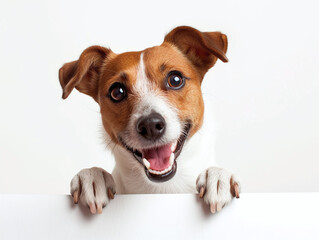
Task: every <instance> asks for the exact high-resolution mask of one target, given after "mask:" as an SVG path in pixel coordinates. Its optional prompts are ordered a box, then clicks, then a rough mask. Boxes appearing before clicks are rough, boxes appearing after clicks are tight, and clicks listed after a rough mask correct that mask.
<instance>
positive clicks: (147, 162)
mask: <svg viewBox="0 0 319 240" xmlns="http://www.w3.org/2000/svg"><path fill="white" fill-rule="evenodd" d="M143 163H144V166H145V167H146V168H147V169H150V167H151V164H150V162H149V161H147V159H146V158H143Z"/></svg>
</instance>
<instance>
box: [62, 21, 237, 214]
mask: <svg viewBox="0 0 319 240" xmlns="http://www.w3.org/2000/svg"><path fill="white" fill-rule="evenodd" d="M226 50H227V36H226V35H224V34H222V33H220V32H200V31H198V30H196V29H194V28H191V27H187V26H181V27H177V28H175V29H173V30H172V31H171V32H169V33H168V34H167V35H166V36H165V38H164V41H163V43H162V44H161V45H160V46H155V47H152V48H147V49H145V50H143V51H139V52H126V53H122V54H115V53H113V52H112V51H111V50H110V49H108V48H104V47H101V46H92V47H89V48H87V49H86V50H84V52H83V53H82V54H81V56H80V58H79V60H77V61H73V62H69V63H66V64H64V65H63V66H62V67H61V69H60V70H59V80H60V84H61V86H62V89H63V95H62V98H63V99H66V98H67V97H68V96H69V94H70V93H71V91H72V90H73V88H76V89H77V90H78V91H80V92H82V93H85V94H87V95H89V96H91V97H92V98H93V99H94V100H95V101H96V102H97V103H98V104H99V105H100V109H101V110H100V111H101V116H102V123H103V127H104V129H105V134H106V136H107V138H108V140H109V141H110V142H111V143H112V144H113V148H112V149H111V150H112V152H113V154H114V156H115V162H116V164H115V167H114V170H113V173H112V175H111V174H109V173H108V172H106V171H105V170H104V169H102V168H97V167H93V168H90V169H83V170H82V171H80V172H79V173H78V174H77V175H76V176H75V177H74V178H73V179H72V181H71V195H72V196H73V199H74V203H78V202H79V201H80V202H81V203H82V204H84V205H87V206H88V207H89V209H90V211H91V213H92V214H95V213H96V212H98V213H101V212H102V208H103V207H105V206H106V205H107V203H108V202H109V201H110V199H113V198H114V194H115V193H120V194H129V193H195V192H198V194H199V197H200V198H203V199H204V201H205V202H206V203H207V204H208V205H209V207H210V211H211V212H212V213H215V212H216V211H220V210H221V209H222V208H223V207H224V206H225V204H227V203H229V202H230V201H231V200H232V198H233V197H237V198H238V197H239V193H240V188H241V187H240V183H239V181H238V179H237V178H236V177H235V176H234V175H233V174H232V173H231V172H229V171H227V170H226V169H223V168H217V167H211V166H212V164H214V162H213V159H211V158H212V156H210V155H209V154H207V152H209V151H210V149H211V148H212V145H210V144H209V139H210V138H211V136H208V138H207V137H206V139H205V132H202V131H201V132H200V133H199V132H198V131H199V129H200V128H201V126H202V124H203V118H204V103H203V98H202V92H201V83H202V81H203V78H204V76H205V73H206V72H207V71H208V70H209V69H210V68H211V67H213V66H214V64H215V63H216V61H217V58H218V59H220V60H221V61H223V62H227V61H228V59H227V57H226V56H225V53H226ZM206 135H207V134H206ZM203 139H204V140H203ZM207 139H208V140H207ZM207 143H208V144H207ZM201 145H202V146H205V147H202V146H201Z"/></svg>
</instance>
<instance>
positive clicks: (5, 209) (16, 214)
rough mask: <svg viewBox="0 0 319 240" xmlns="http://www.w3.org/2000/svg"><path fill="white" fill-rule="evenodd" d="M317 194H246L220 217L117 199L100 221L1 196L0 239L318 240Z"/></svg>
mask: <svg viewBox="0 0 319 240" xmlns="http://www.w3.org/2000/svg"><path fill="white" fill-rule="evenodd" d="M318 203H319V193H282V194H281V193H276V194H271V193H270V194H269V193H267V194H247V193H246V194H242V195H241V198H240V199H234V200H233V201H232V203H231V204H230V205H228V206H227V207H225V208H224V209H223V210H222V211H221V212H219V213H217V214H214V215H212V214H210V213H209V212H208V207H207V206H206V205H203V204H202V203H201V201H200V200H199V199H198V198H197V197H196V196H195V195H192V194H176V195H151V194H150V195H116V197H115V199H114V200H113V201H111V203H110V204H109V205H108V206H107V207H106V208H105V209H104V211H103V213H102V214H100V215H91V214H89V210H88V209H87V208H86V207H81V206H79V205H74V204H73V203H72V199H71V197H70V196H66V195H6V194H4V195H0V213H1V214H0V239H55V240H56V239H76V240H79V239H86V240H87V239H161V240H163V239H319V223H318V218H317V217H318V216H319V207H318Z"/></svg>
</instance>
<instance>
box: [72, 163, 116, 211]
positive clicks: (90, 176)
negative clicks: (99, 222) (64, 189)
mask: <svg viewBox="0 0 319 240" xmlns="http://www.w3.org/2000/svg"><path fill="white" fill-rule="evenodd" d="M115 192H116V190H115V183H114V180H113V177H112V175H111V174H109V173H108V172H107V171H105V170H104V169H102V168H97V167H93V168H88V169H83V170H81V171H80V172H79V173H78V174H77V175H75V176H74V177H73V179H72V181H71V195H72V197H73V200H74V203H75V204H76V203H78V202H80V203H81V204H83V205H85V206H88V207H89V209H90V211H91V213H92V214H95V213H96V211H97V212H98V213H102V208H104V207H105V206H106V205H107V204H108V202H109V201H110V200H111V199H113V198H114V194H115Z"/></svg>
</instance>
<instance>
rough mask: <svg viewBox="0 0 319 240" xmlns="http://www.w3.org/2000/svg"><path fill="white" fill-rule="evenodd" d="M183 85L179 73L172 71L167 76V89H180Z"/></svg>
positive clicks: (183, 81)
mask: <svg viewBox="0 0 319 240" xmlns="http://www.w3.org/2000/svg"><path fill="white" fill-rule="evenodd" d="M184 85H185V80H184V78H183V76H182V74H181V73H180V72H177V71H173V72H170V73H169V74H168V76H167V87H168V88H170V89H174V90H177V89H181V88H182V87H183V86H184Z"/></svg>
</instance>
